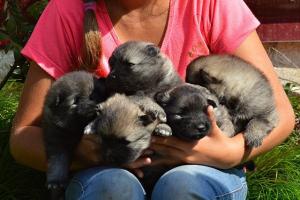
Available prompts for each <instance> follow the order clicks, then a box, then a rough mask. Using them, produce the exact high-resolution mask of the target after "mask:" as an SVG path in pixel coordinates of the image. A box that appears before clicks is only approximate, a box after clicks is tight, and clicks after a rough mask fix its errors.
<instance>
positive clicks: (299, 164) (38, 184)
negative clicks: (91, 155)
mask: <svg viewBox="0 0 300 200" xmlns="http://www.w3.org/2000/svg"><path fill="white" fill-rule="evenodd" d="M21 88H22V84H21V83H18V82H16V81H9V82H8V83H7V84H6V85H5V87H4V88H3V89H2V90H1V91H0V200H40V199H46V197H45V188H44V183H45V176H44V173H41V172H38V171H35V170H32V169H30V168H27V167H24V166H22V165H19V164H17V163H16V162H15V161H14V160H13V158H12V157H11V155H10V153H9V146H8V139H9V129H10V126H11V123H12V119H13V116H14V113H15V110H16V108H17V104H18V101H19V98H20V91H21ZM287 92H288V93H289V91H287ZM289 98H290V101H291V103H292V105H293V107H294V110H295V112H296V116H297V118H298V120H299V118H300V97H299V96H295V95H293V94H289ZM255 162H256V166H257V169H256V171H255V172H249V173H247V180H248V187H249V195H248V200H254V199H255V200H300V124H299V121H298V125H297V126H296V128H295V131H294V132H293V134H292V135H291V137H289V139H288V140H287V141H286V142H284V143H283V144H281V145H280V146H278V147H276V148H275V149H273V150H272V151H270V152H269V153H267V154H264V155H262V156H260V157H258V158H257V159H256V160H255Z"/></svg>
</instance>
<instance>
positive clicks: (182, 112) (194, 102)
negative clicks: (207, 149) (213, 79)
mask: <svg viewBox="0 0 300 200" xmlns="http://www.w3.org/2000/svg"><path fill="white" fill-rule="evenodd" d="M156 100H157V102H158V103H159V104H160V105H161V106H162V107H163V109H164V110H165V112H166V115H167V124H168V125H169V126H170V127H171V129H172V134H173V135H174V136H176V137H179V138H182V139H185V140H198V139H201V138H202V137H204V136H206V135H207V134H208V133H209V132H210V128H211V123H210V120H209V118H208V115H207V113H206V111H207V107H208V106H209V105H211V106H213V108H214V114H215V117H216V121H217V124H218V126H219V127H220V129H221V130H222V131H223V132H224V133H225V134H226V135H228V136H233V135H234V127H233V124H232V122H231V118H230V116H229V114H228V112H227V109H226V108H225V107H224V106H223V105H220V103H219V101H218V99H217V97H216V96H215V95H213V94H212V93H211V92H209V90H207V89H206V88H204V87H202V86H199V85H192V84H188V83H185V84H181V85H179V86H176V87H174V88H172V89H171V90H169V91H166V92H161V93H158V94H157V95H156Z"/></svg>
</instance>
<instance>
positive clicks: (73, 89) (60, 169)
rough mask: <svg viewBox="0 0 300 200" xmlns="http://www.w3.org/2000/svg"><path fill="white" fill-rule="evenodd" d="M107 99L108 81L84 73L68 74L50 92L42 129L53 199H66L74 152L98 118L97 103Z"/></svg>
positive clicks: (56, 82) (49, 185) (48, 180)
mask: <svg viewBox="0 0 300 200" xmlns="http://www.w3.org/2000/svg"><path fill="white" fill-rule="evenodd" d="M105 99H106V89H105V86H104V81H103V80H102V79H96V78H94V77H93V76H92V75H91V74H90V73H87V72H83V71H77V72H71V73H68V74H66V75H64V76H63V77H61V78H59V79H58V80H56V81H55V82H54V83H53V85H52V87H51V88H50V89H49V91H48V93H47V96H46V99H45V103H44V108H43V114H42V115H43V116H42V128H43V131H44V142H45V147H46V155H47V163H48V169H47V187H48V189H49V190H50V193H51V194H50V195H51V197H50V198H51V199H63V195H64V188H65V186H66V183H67V181H68V172H69V166H70V163H71V159H72V155H73V151H74V149H75V148H76V146H77V145H78V143H79V141H80V139H81V137H82V135H83V131H84V128H85V126H86V125H87V124H88V123H89V122H90V121H92V120H93V119H94V118H95V117H96V116H97V106H96V105H97V103H99V102H102V101H104V100H105Z"/></svg>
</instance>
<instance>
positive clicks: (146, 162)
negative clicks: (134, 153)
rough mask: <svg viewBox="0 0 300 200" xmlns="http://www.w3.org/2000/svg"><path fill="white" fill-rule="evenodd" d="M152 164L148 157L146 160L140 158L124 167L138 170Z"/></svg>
mask: <svg viewBox="0 0 300 200" xmlns="http://www.w3.org/2000/svg"><path fill="white" fill-rule="evenodd" d="M150 164H151V158H149V157H146V158H138V159H137V160H136V161H134V162H132V163H128V164H126V165H124V167H126V168H128V169H137V168H141V167H144V166H146V165H150Z"/></svg>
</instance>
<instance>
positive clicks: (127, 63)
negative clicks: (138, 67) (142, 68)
mask: <svg viewBox="0 0 300 200" xmlns="http://www.w3.org/2000/svg"><path fill="white" fill-rule="evenodd" d="M123 63H124V64H125V65H126V66H128V67H132V66H133V65H135V64H134V63H132V62H130V61H128V60H125V61H124V62H123Z"/></svg>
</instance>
